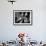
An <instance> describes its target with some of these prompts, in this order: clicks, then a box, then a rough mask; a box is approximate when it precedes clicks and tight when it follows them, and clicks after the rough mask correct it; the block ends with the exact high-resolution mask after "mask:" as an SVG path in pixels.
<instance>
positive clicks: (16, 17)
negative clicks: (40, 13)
mask: <svg viewBox="0 0 46 46" xmlns="http://www.w3.org/2000/svg"><path fill="white" fill-rule="evenodd" d="M13 21H14V22H13V24H20V25H21V24H26V25H28V24H31V23H32V10H14V11H13Z"/></svg>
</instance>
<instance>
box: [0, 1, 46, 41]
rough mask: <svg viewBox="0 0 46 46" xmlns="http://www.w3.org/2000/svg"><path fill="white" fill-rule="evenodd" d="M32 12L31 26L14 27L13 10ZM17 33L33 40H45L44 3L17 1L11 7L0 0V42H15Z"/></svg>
mask: <svg viewBox="0 0 46 46" xmlns="http://www.w3.org/2000/svg"><path fill="white" fill-rule="evenodd" d="M19 9H27V10H30V9H32V10H33V25H32V26H14V25H13V10H19ZM18 32H26V33H30V34H31V38H32V39H33V40H37V41H40V40H43V41H44V40H46V1H45V0H17V1H16V3H14V4H13V5H12V4H11V3H10V2H8V1H7V0H0V40H11V39H12V40H15V38H16V37H17V34H18Z"/></svg>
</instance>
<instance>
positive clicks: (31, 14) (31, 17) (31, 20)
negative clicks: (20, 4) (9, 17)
mask: <svg viewBox="0 0 46 46" xmlns="http://www.w3.org/2000/svg"><path fill="white" fill-rule="evenodd" d="M28 11H29V12H30V23H27V24H26V23H15V12H28ZM32 24H33V11H32V10H13V25H26V26H27V25H32Z"/></svg>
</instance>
